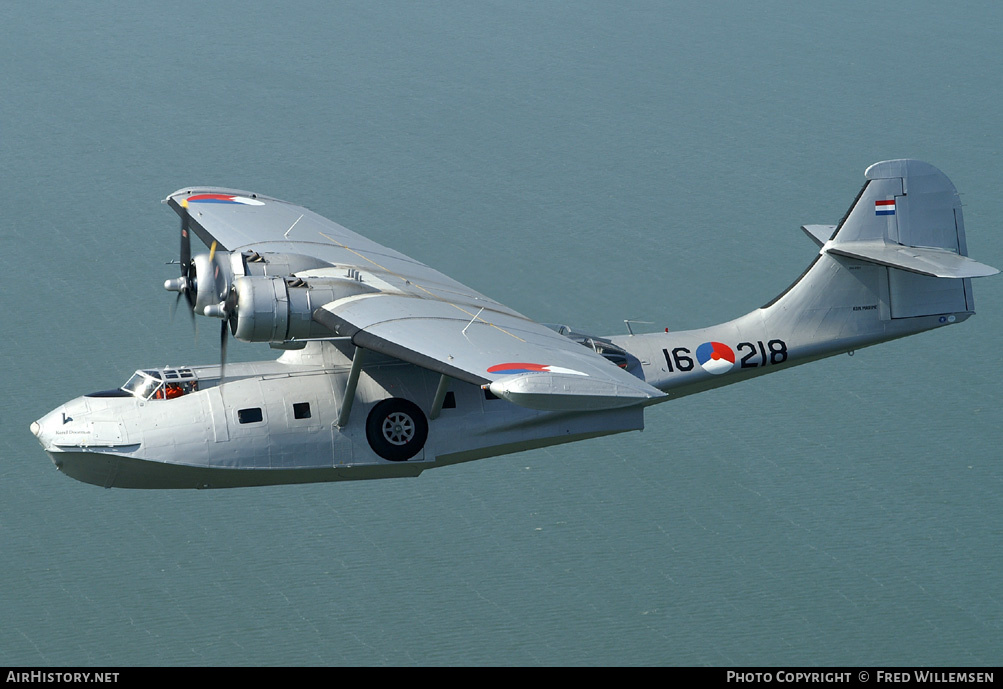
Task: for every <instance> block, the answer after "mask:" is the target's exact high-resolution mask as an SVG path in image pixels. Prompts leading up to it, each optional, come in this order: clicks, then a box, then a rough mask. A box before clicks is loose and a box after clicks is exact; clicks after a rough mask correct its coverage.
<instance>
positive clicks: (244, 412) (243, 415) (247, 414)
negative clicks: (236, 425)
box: [237, 407, 264, 423]
mask: <svg viewBox="0 0 1003 689" xmlns="http://www.w3.org/2000/svg"><path fill="white" fill-rule="evenodd" d="M263 418H264V417H263V416H262V415H261V407H251V408H250V409H238V410H237V421H239V422H240V423H258V422H259V421H261V420H262V419H263Z"/></svg>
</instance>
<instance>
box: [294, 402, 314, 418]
mask: <svg viewBox="0 0 1003 689" xmlns="http://www.w3.org/2000/svg"><path fill="white" fill-rule="evenodd" d="M293 417H294V418H297V419H309V418H310V403H309V402H295V403H294V404H293Z"/></svg>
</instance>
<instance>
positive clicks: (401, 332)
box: [31, 160, 999, 488]
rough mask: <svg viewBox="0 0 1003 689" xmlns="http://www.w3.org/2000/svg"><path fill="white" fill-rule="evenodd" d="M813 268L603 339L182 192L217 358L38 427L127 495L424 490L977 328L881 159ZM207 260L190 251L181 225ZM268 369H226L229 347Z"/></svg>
mask: <svg viewBox="0 0 1003 689" xmlns="http://www.w3.org/2000/svg"><path fill="white" fill-rule="evenodd" d="M864 176H865V180H866V181H865V183H864V186H863V189H862V190H861V191H860V193H859V194H858V195H857V197H856V199H855V200H854V202H853V204H852V205H851V207H850V210H849V211H848V212H847V213H846V215H845V216H844V217H843V219H842V221H841V222H840V223H839V224H838V225H805V226H803V227H802V229H803V230H804V231H805V233H806V234H807V235H808V236H809V237H810V238H811V239H812V240H814V242H815V243H816V244H817V245H818V252H817V255H816V256H815V258H814V261H813V262H812V263H811V265H810V266H809V268H808V269H807V270H806V271H805V272H804V274H803V275H801V277H800V278H798V280H797V281H796V282H794V284H793V285H791V286H790V287H789V288H788V289H787V290H786V291H784V292H783V293H781V294H780V295H779V296H778V297H776V298H775V299H774V300H772V301H771V302H769V303H768V304H766V305H765V306H763V307H761V308H759V309H756V310H755V311H752V312H751V313H748V314H746V315H744V316H741V317H740V318H737V319H735V320H733V321H730V322H727V323H723V324H721V325H716V326H712V327H708V328H703V329H698V330H688V331H681V332H668V331H667V332H656V333H647V334H633V333H631V334H627V335H621V336H608V337H598V336H594V335H591V334H588V333H583V332H578V331H575V330H573V329H571V328H569V327H567V326H547V325H543V324H539V323H536V322H534V321H532V320H530V319H528V318H526V317H525V316H523V315H521V314H519V313H517V312H515V311H513V310H512V309H509V308H507V307H505V306H503V305H502V304H500V303H498V302H496V301H494V300H493V299H490V298H489V297H486V296H484V295H483V294H480V293H478V292H476V291H474V290H472V289H470V288H469V287H466V286H465V285H462V284H460V283H458V282H456V281H455V280H452V279H450V278H448V277H446V276H445V275H443V274H442V273H440V272H438V271H436V270H434V269H432V268H430V267H428V266H426V265H423V264H422V263H419V262H418V261H415V260H413V259H411V258H408V257H407V256H405V255H403V254H401V253H398V252H396V251H394V250H392V249H388V248H386V247H384V246H381V245H379V244H377V243H376V242H373V241H371V240H369V239H366V238H365V237H362V236H361V235H359V234H356V233H354V232H351V231H350V230H347V229H346V228H344V227H342V226H340V225H338V224H337V223H334V222H332V221H330V220H327V219H325V218H323V217H321V216H319V215H317V214H315V213H313V212H311V211H309V210H307V209H306V208H302V207H300V206H297V205H294V204H291V203H287V202H285V201H280V200H278V199H273V198H269V197H267V196H261V195H259V194H254V193H250V192H245V191H237V190H232V189H221V188H191V189H181V190H179V191H176V192H174V193H173V194H171V195H170V196H168V197H167V198H166V199H165V200H164V202H165V203H166V204H168V205H169V206H170V207H171V208H172V209H174V210H175V211H176V212H177V213H178V214H179V215H180V217H181V256H180V265H181V275H180V277H178V278H175V279H172V280H168V281H167V283H166V284H165V287H166V288H167V289H168V290H171V291H174V292H177V293H178V294H177V297H176V299H177V300H178V301H180V300H181V299H182V298H184V300H185V302H186V303H187V304H188V305H189V306H190V308H191V310H192V312H193V313H194V314H197V315H201V316H204V317H208V318H216V319H219V320H220V337H221V346H222V347H223V351H222V354H223V356H222V358H221V362H220V364H217V365H207V366H176V367H174V366H170V367H163V368H147V369H141V370H138V371H136V373H135V374H134V375H133V376H132V377H131V378H130V379H129V380H128V381H127V382H126V383H125V385H123V386H122V387H120V388H116V389H113V390H107V391H102V392H95V393H91V394H88V395H84V396H83V397H78V398H76V399H74V400H72V401H70V402H67V403H66V404H63V405H62V406H60V407H57V408H56V409H55V410H53V411H52V412H50V413H49V414H47V415H45V416H43V417H42V418H41V419H39V420H38V421H36V422H34V423H32V424H31V430H32V432H33V433H34V434H35V436H37V437H38V440H39V441H40V442H41V444H42V447H43V448H44V449H45V451H46V452H47V453H48V454H49V456H50V457H51V458H52V461H53V462H54V463H55V465H56V467H57V468H58V469H59V470H60V471H62V472H63V473H65V474H67V475H68V476H71V477H73V478H75V479H78V480H80V481H85V482H87V483H93V484H96V485H99V486H105V487H122V488H226V487H235V486H260V485H268V484H288V483H306V482H319V481H338V480H347V479H371V478H386V477H398V476H417V475H418V474H420V473H421V472H422V471H424V470H425V469H430V468H435V467H440V466H446V465H451V464H456V463H459V462H466V461H470V460H475V459H482V458H485V457H491V456H495V455H502V454H506V453H512V452H519V451H522V450H529V449H533V448H541V447H546V446H550V445H556V444H559V443H568V442H573V441H577V440H584V439H587V438H595V437H599V436H605V435H610V434H614V433H622V432H625V431H633V430H640V429H642V428H643V426H644V410H645V409H646V408H647V407H648V406H650V405H653V404H657V403H660V402H666V401H669V400H672V399H676V398H679V397H683V396H685V395H690V394H693V393H696V392H701V391H704V390H709V389H711V388H717V387H720V386H723V385H728V384H730V383H736V382H738V381H742V380H747V379H749V378H752V377H755V376H759V375H763V374H766V373H771V372H773V371H779V370H781V369H785V368H789V367H791V366H796V365H798V364H803V363H807V362H810V361H815V360H817V359H821V358H824V357H827V356H832V355H834V354H839V353H843V352H852V351H853V350H857V349H860V348H862V347H866V346H869V345H873V344H877V343H879V342H885V341H887V340H893V339H896V338H900V337H905V336H907V335H913V334H916V333H919V332H922V331H925V330H931V329H933V328H939V327H942V326H946V325H950V324H955V323H960V322H961V321H964V320H966V319H968V318H969V317H970V316H972V315H973V314H974V312H975V311H974V301H973V296H972V285H971V278H974V277H980V276H987V275H992V274H995V273H997V272H999V271H997V270H996V269H995V268H991V267H989V266H986V265H983V264H981V263H978V262H976V261H974V260H972V259H970V258H968V257H967V256H968V251H967V247H966V244H965V230H964V222H963V220H962V212H961V203H960V200H959V197H958V193H957V191H956V190H955V188H954V185H953V184H952V183H951V182H950V180H949V179H948V178H947V177H946V176H945V175H944V174H943V173H942V172H941V171H940V170H938V169H936V168H935V167H933V166H931V165H929V164H927V163H923V162H920V161H917V160H890V161H885V162H880V163H875V164H874V165H872V166H870V167H869V168H868V169H867V170H866V172H865V173H864ZM193 232H194V233H195V234H196V235H197V236H198V237H199V238H200V239H201V240H202V241H203V242H204V243H205V245H206V247H208V248H209V251H208V252H206V253H200V254H197V255H195V256H192V252H191V233H193ZM230 335H232V336H234V337H236V338H237V339H239V340H242V341H247V342H265V343H268V344H269V345H271V346H272V347H273V348H276V349H279V350H282V354H281V355H280V356H279V357H278V358H277V359H275V360H270V361H260V362H253V363H230V364H226V363H225V346H226V341H227V338H228V337H229V336H230Z"/></svg>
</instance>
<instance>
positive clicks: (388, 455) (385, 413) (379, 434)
mask: <svg viewBox="0 0 1003 689" xmlns="http://www.w3.org/2000/svg"><path fill="white" fill-rule="evenodd" d="M366 438H367V439H368V440H369V447H371V448H373V452H375V453H376V454H378V455H379V456H380V457H382V458H383V459H389V460H390V461H391V462H404V461H407V460H409V459H411V458H412V457H414V456H415V455H416V454H418V453H419V452H421V448H423V447H425V441H426V440H427V439H428V420H427V419H426V418H425V414H424V413H423V412H422V411H421V409H419V408H418V405H416V404H415V403H413V402H408V401H407V400H405V399H401V398H399V397H391V398H390V399H385V400H383V401H382V402H380V403H379V404H377V405H376V406H375V407H373V410H372V411H371V412H369V417H368V418H367V419H366Z"/></svg>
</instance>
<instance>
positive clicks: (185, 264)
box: [175, 199, 195, 323]
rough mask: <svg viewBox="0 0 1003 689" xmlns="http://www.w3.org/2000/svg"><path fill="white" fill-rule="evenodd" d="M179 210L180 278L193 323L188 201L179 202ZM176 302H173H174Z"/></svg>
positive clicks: (193, 308)
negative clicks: (183, 285) (180, 211)
mask: <svg viewBox="0 0 1003 689" xmlns="http://www.w3.org/2000/svg"><path fill="white" fill-rule="evenodd" d="M181 208H182V210H183V211H184V212H183V213H182V214H181V277H182V278H184V284H185V287H184V289H183V290H182V292H183V293H184V295H185V300H186V301H187V302H188V314H189V316H191V319H192V322H193V323H194V322H195V313H194V311H195V286H194V285H193V284H192V279H193V278H194V276H193V275H192V272H193V271H192V269H191V268H192V233H191V222H190V221H191V217H190V216H189V215H188V199H184V200H182V201H181ZM178 297H179V298H180V297H181V293H180V292H179V293H178ZM176 301H177V300H175V302H176Z"/></svg>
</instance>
